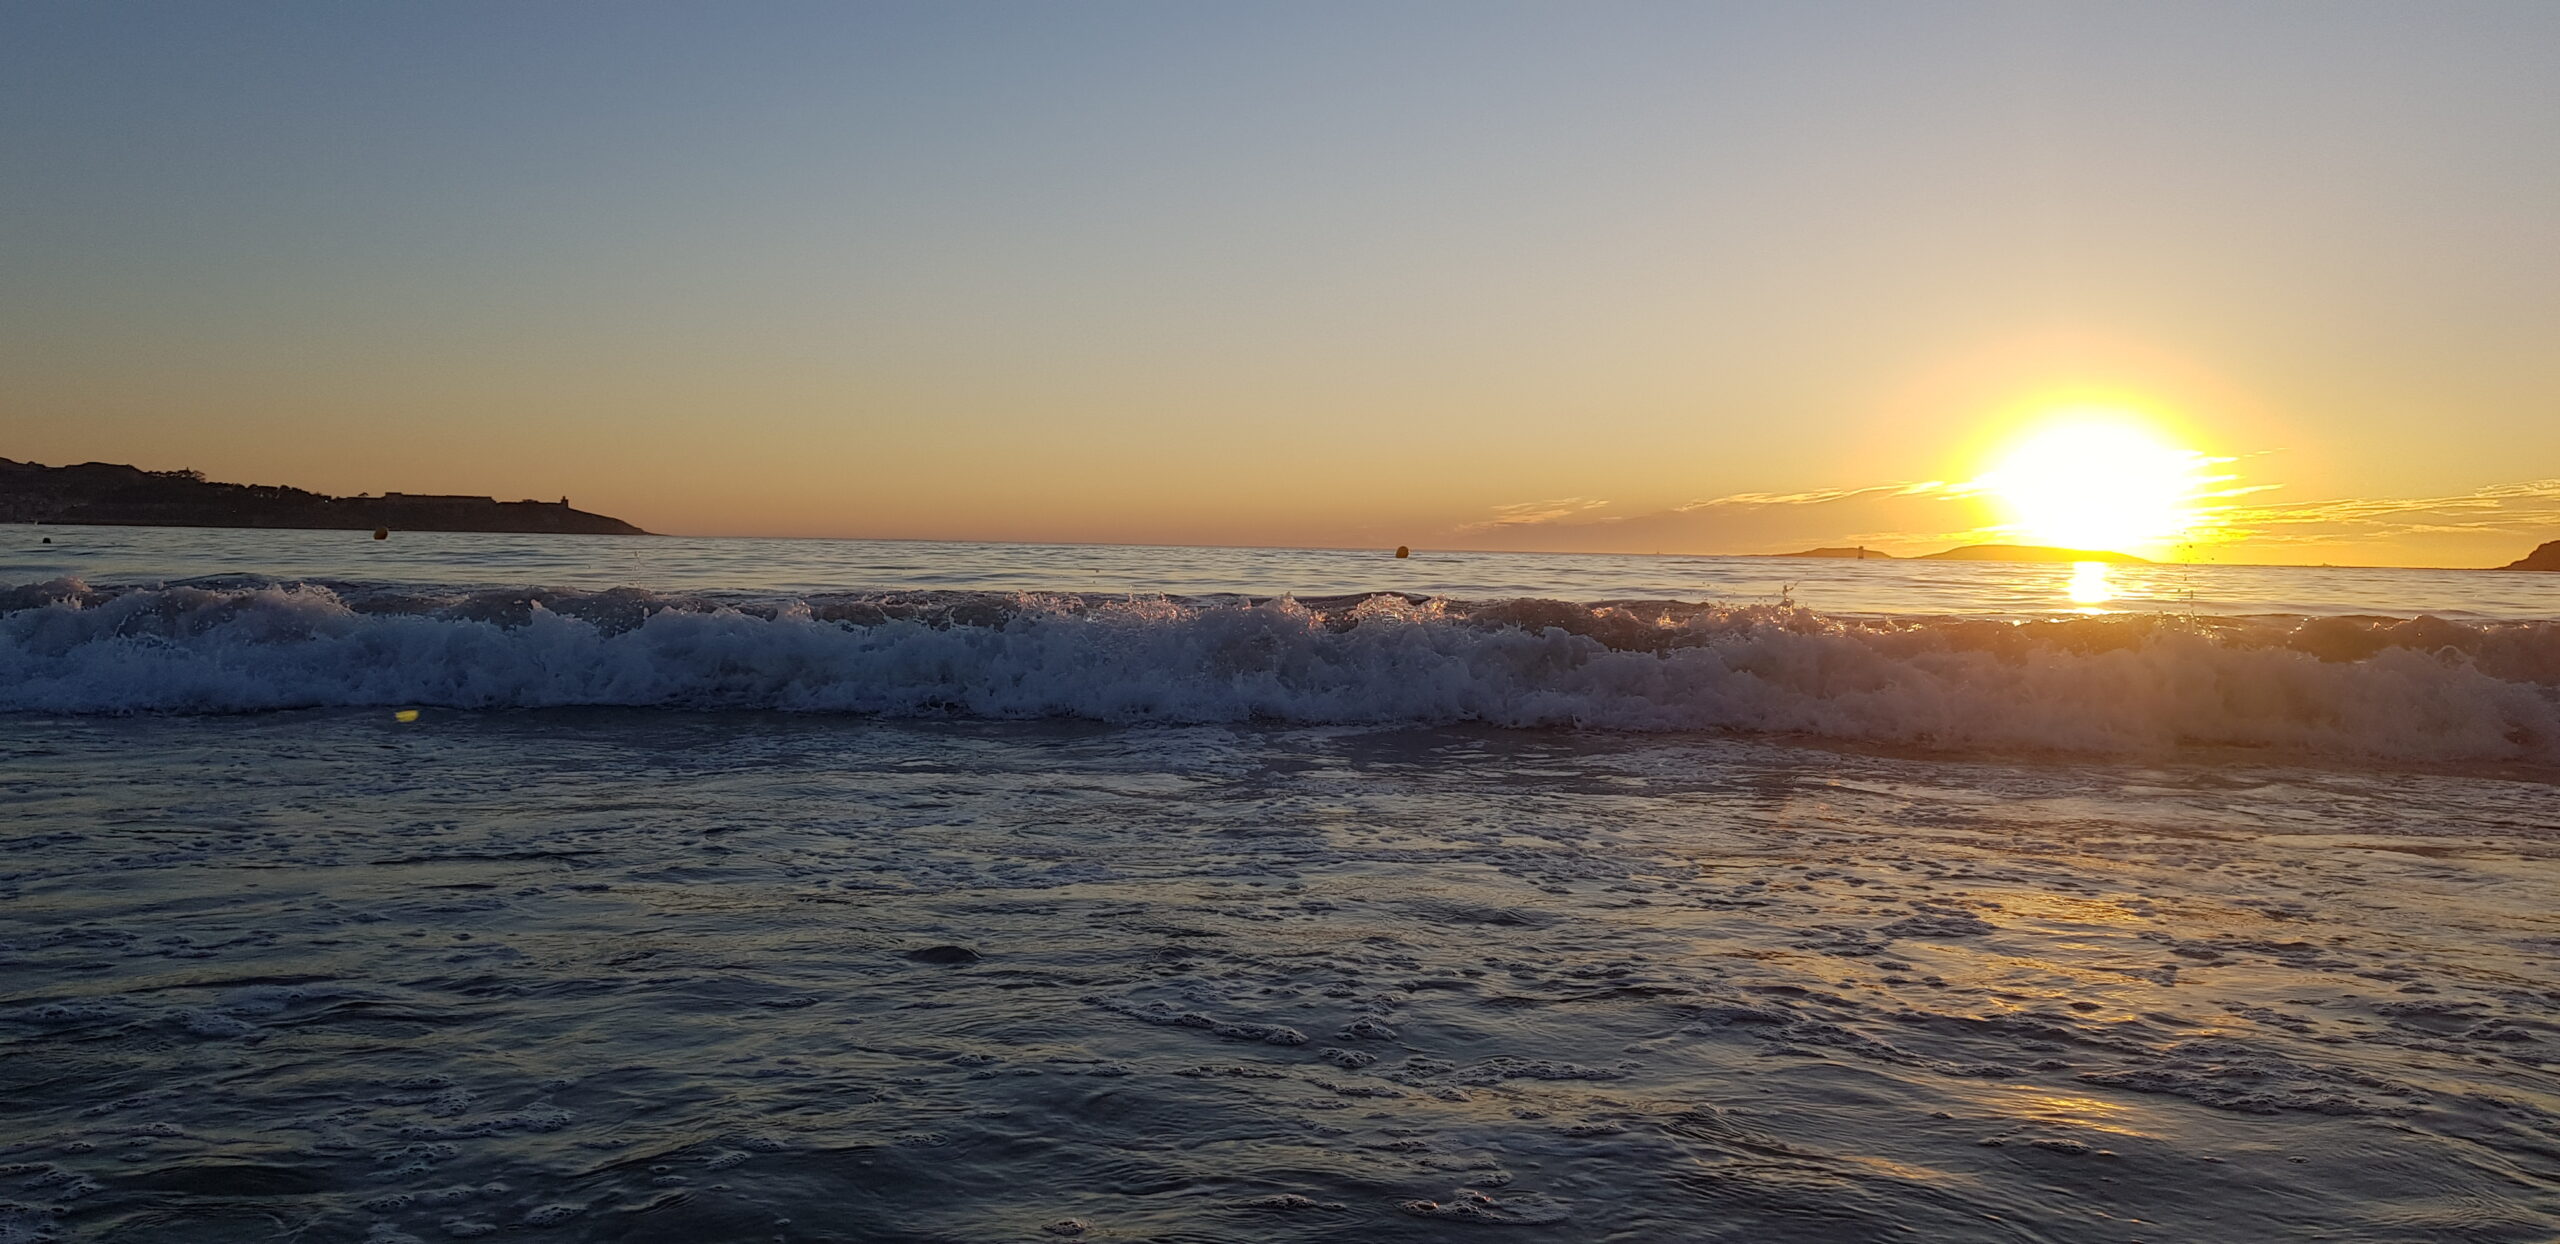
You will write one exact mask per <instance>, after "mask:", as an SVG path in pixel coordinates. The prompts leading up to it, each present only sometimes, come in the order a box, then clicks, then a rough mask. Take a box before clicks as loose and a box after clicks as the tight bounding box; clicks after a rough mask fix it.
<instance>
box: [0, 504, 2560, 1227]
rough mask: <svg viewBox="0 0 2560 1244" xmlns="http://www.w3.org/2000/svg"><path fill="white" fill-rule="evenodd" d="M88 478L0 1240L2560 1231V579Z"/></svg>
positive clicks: (47, 627)
mask: <svg viewBox="0 0 2560 1244" xmlns="http://www.w3.org/2000/svg"><path fill="white" fill-rule="evenodd" d="M37 530H38V529H34V528H14V529H8V531H9V532H11V533H30V534H32V533H34V532H36V531H37ZM42 530H43V531H44V532H46V533H48V534H52V535H54V536H55V537H56V538H57V539H58V540H59V541H60V542H59V543H57V544H55V545H50V546H41V545H34V544H31V543H30V544H28V545H26V546H25V547H18V548H15V549H14V550H11V551H5V552H0V584H11V585H15V586H0V815H5V820H4V821H0V826H5V828H0V835H4V836H0V1244H34V1242H38V1241H54V1240H62V1241H69V1240H83V1241H86V1240H101V1241H105V1240H132V1241H146V1240H147V1241H180V1242H185V1241H213V1240H222V1241H230V1240H243V1239H290V1240H297V1241H307V1242H315V1244H316V1242H324V1241H341V1240H343V1241H350V1242H359V1241H360V1242H364V1244H400V1242H401V1241H414V1240H439V1239H448V1238H476V1237H479V1236H483V1235H492V1234H497V1233H501V1232H503V1233H507V1234H509V1235H511V1236H514V1235H526V1236H529V1237H531V1238H544V1239H557V1240H564V1241H565V1240H599V1241H604V1240H613V1241H622V1240H630V1241H643V1242H648V1241H666V1242H669V1244H673V1242H678V1241H685V1242H690V1241H702V1240H717V1241H728V1240H778V1241H829V1240H834V1241H982V1240H1064V1239H1094V1240H1133V1241H1134V1240H1155V1241H1167V1242H1172V1241H1186V1242H1199V1241H1257V1242H1258V1241H1291V1240H1306V1241H1318V1240H1325V1241H1330V1240H1362V1241H1370V1240H1376V1241H1395V1240H1452V1239H1463V1238H1470V1237H1473V1236H1477V1235H1485V1234H1490V1235H1492V1236H1494V1237H1496V1238H1506V1239H1517V1240H1555V1241H1567V1240H1572V1241H1582V1240H1623V1241H1657V1240H1672V1239H1678V1240H1729V1241H1736V1242H1740V1241H1752V1242H1759V1241H1825V1242H1829V1241H1842V1242H1847V1241H1866V1240H1879V1239H1911V1240H1997V1241H2136V1240H2141V1241H2154V1242H2158V1241H2176V1240H2195V1241H2230V1240H2259V1239H2329V1240H2368V1241H2377V1242H2379V1241H2406V1240H2454V1241H2468V1240H2478V1241H2492V1240H2500V1241H2503V1240H2548V1239H2552V1238H2555V1236H2560V1069H2555V1061H2554V1060H2560V1052H2555V1051H2560V1023H2555V1022H2554V1020H2553V1016H2554V1015H2555V1014H2560V915H2555V914H2554V912H2553V909H2552V907H2551V902H2550V896H2551V895H2553V894H2555V893H2560V790H2556V789H2555V782H2560V620H2555V619H2560V576H2531V575H2496V574H2484V573H2476V572H2474V573H2463V572H2426V571H2323V570H2270V569H2265V568H2242V567H2199V568H2193V569H2188V568H2149V569H2136V570H2133V571H2126V572H2112V571H2111V572H2110V573H2111V574H2115V575H2116V576H2117V577H2116V578H2113V579H2110V580H2109V583H2108V590H2113V591H2116V592H2117V597H2116V598H2115V599H2113V600H2101V601H2089V600H2075V599H2072V586H2073V584H2074V582H2075V581H2077V582H2079V584H2080V586H2081V588H2083V589H2086V588H2087V586H2088V583H2087V580H2086V576H2085V574H2084V573H2083V572H2082V571H2080V570H2076V569H2074V568H2071V567H2055V566H1998V565H1988V564H1944V563H1935V564H1919V565H1912V564H1894V563H1873V562H1870V563H1854V562H1852V563H1838V562H1828V563H1826V562H1778V561H1772V560H1768V559H1747V558H1725V559H1718V558H1706V559H1681V558H1659V559H1656V558H1567V557H1551V558H1540V557H1523V556H1517V555H1501V554H1470V555H1455V556H1450V555H1434V554H1429V553H1427V552H1426V553H1425V554H1424V555H1421V556H1417V557H1416V558H1414V559H1411V560H1410V561H1406V562H1397V561H1394V560H1392V559H1388V558H1384V557H1381V556H1378V555H1374V554H1354V553H1344V552H1322V551H1319V552H1300V551H1290V550H1216V549H1189V550H1184V549H1172V550H1162V549H1125V548H1124V549H1113V548H1089V547H1055V548H1051V547H1034V546H1004V545H893V544H861V543H855V542H790V541H678V540H644V539H604V538H598V539H576V538H569V539H561V538H540V537H512V536H428V535H422V534H417V533H400V534H399V535H398V536H397V537H396V538H395V539H393V540H391V541H387V542H384V543H382V544H378V545H377V544H373V543H372V542H369V541H363V540H361V539H354V538H351V537H350V535H349V533H332V532H239V531H219V532H205V531H178V532H171V531H135V530H121V529H66V528H47V529H42ZM10 559H14V560H10ZM1791 585H1792V586H1791ZM1292 593H1294V594H1295V595H1294V596H1292V595H1290V594H1292ZM2089 594H2090V593H2089V592H2087V591H2086V590H2083V591H2082V592H2081V595H2084V596H2086V595H2089ZM1574 602H1580V603H1574ZM394 710H406V711H408V712H410V713H414V714H415V719H414V720H413V721H410V722H406V723H404V722H402V721H400V720H399V718H398V717H397V716H395V712H394Z"/></svg>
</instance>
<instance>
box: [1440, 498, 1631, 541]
mask: <svg viewBox="0 0 2560 1244" xmlns="http://www.w3.org/2000/svg"><path fill="white" fill-rule="evenodd" d="M1607 504H1609V503H1608V502H1607V501H1603V500H1598V499H1595V498H1591V497H1558V498H1556V499H1554V500H1552V501H1515V502H1513V503H1511V504H1509V505H1497V506H1495V507H1493V517H1491V518H1488V519H1483V520H1480V521H1477V522H1472V523H1467V524H1465V525H1463V526H1461V527H1459V528H1458V529H1457V530H1458V531H1459V532H1460V533H1462V534H1473V533H1475V532H1481V531H1498V530H1501V529H1503V528H1506V527H1534V526H1537V525H1539V524H1541V523H1557V522H1563V521H1565V520H1567V519H1570V518H1573V517H1575V516H1577V515H1581V514H1586V513H1589V512H1590V511H1592V510H1596V509H1599V508H1601V507H1602V506H1605V505H1607ZM1596 521H1600V522H1607V521H1609V520H1607V519H1599V520H1596Z"/></svg>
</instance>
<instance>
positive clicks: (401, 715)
mask: <svg viewBox="0 0 2560 1244" xmlns="http://www.w3.org/2000/svg"><path fill="white" fill-rule="evenodd" d="M417 719H418V710H416V709H414V708H404V709H401V710H400V711H398V712H396V713H393V714H391V720H393V721H416V720H417Z"/></svg>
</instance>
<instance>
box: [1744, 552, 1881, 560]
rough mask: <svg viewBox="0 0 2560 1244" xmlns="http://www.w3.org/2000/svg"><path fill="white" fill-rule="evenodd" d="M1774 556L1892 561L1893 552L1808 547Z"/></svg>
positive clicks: (1773, 554) (1774, 555)
mask: <svg viewBox="0 0 2560 1244" xmlns="http://www.w3.org/2000/svg"><path fill="white" fill-rule="evenodd" d="M1770 556H1772V557H1840V558H1846V559H1848V560H1850V561H1891V560H1893V554H1891V553H1879V552H1877V551H1875V550H1874V549H1806V550H1805V551H1803V552H1801V553H1772V554H1770Z"/></svg>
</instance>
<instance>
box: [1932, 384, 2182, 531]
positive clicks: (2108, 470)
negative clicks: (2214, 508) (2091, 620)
mask: <svg viewBox="0 0 2560 1244" xmlns="http://www.w3.org/2000/svg"><path fill="white" fill-rule="evenodd" d="M2214 462H2215V459H2212V458H2208V457H2206V456H2205V455H2203V454H2201V453H2198V452H2196V451H2195V450H2193V449H2189V448H2186V447H2184V446H2181V445H2178V444H2175V443H2173V442H2172V441H2170V440H2169V439H2168V438H2167V437H2165V436H2163V435H2162V434H2161V433H2160V432H2159V431H2158V429H2157V427H2156V426H2155V425H2154V424H2153V423H2152V422H2151V421H2149V420H2146V419H2145V418H2143V417H2142V416H2141V415H2138V414H2135V413H2133V412H2131V411H2122V410H2110V409H2075V410H2065V411H2056V412H2052V413H2050V414H2048V415H2046V416H2044V417H2042V418H2040V419H2038V420H2037V421H2035V422H2034V423H2033V424H2031V425H2029V426H2028V428H2027V429H2026V431H2025V432H2024V433H2023V434H2022V435H2020V436H2019V437H2018V438H2017V439H2016V440H2014V441H2012V442H2010V444H2009V446H2008V447H2007V448H2006V449H2005V450H2003V451H2001V453H2000V456H1999V458H1998V460H1997V461H1996V462H1995V463H1994V464H1993V465H1992V467H1991V469H1990V470H1988V471H1986V472H1984V473H1983V474H1982V476H1981V477H1980V478H1979V479H1977V480H1975V481H1974V483H1975V486H1976V487H1977V488H1980V489H1981V490H1982V491H1984V492H1986V493H1988V494H1990V496H1991V497H1992V498H1993V499H1994V500H1996V501H1997V502H1998V503H1999V505H2000V507H2001V509H2002V510H2004V511H2005V512H2006V518H2007V522H2006V523H2005V524H2004V528H2005V530H2007V531H2009V532H2011V533H2014V534H2015V535H2016V537H2017V538H2018V539H2019V540H2020V541H2021V542H2023V543H2027V544H2043V545H2052V546H2055V547H2059V548H2072V549H2103V550H2110V551H2114V552H2120V553H2121V552H2132V551H2134V550H2136V549H2151V550H2157V549H2160V548H2163V547H2166V546H2168V545H2172V544H2176V543H2179V542H2180V541H2182V540H2187V539H2190V538H2193V536H2194V535H2195V534H2196V533H2197V531H2198V529H2199V528H2200V527H2201V526H2203V524H2204V513H2203V510H2202V506H2201V498H2202V497H2203V496H2204V494H2205V492H2206V490H2207V489H2208V488H2209V487H2210V486H2211V484H2212V482H2213V477H2212V475H2211V474H2210V471H2211V469H2212V467H2213V464H2214Z"/></svg>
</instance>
